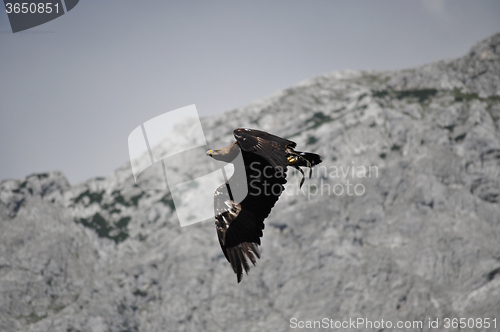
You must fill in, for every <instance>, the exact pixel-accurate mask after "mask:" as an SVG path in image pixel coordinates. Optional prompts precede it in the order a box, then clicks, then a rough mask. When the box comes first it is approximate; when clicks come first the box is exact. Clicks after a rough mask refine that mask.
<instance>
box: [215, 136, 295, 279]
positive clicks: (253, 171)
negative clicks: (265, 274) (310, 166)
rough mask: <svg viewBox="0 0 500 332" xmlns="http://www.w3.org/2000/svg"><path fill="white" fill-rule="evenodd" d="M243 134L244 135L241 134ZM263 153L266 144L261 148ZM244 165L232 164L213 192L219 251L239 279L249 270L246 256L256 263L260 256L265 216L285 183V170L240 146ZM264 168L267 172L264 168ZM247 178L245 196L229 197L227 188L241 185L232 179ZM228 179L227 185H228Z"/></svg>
mask: <svg viewBox="0 0 500 332" xmlns="http://www.w3.org/2000/svg"><path fill="white" fill-rule="evenodd" d="M244 137H245V136H244ZM261 151H263V152H264V154H266V153H268V151H266V144H264V145H263V149H262V150H261ZM242 155H243V160H244V164H245V169H246V176H244V177H241V173H240V172H245V169H242V168H243V167H241V168H237V167H236V166H235V170H234V174H233V176H232V177H231V178H230V179H229V180H228V182H227V183H224V184H223V185H222V186H220V187H219V188H217V190H216V192H215V196H214V209H215V225H216V228H217V235H218V238H219V243H220V246H221V248H222V252H223V253H224V255H225V256H226V258H227V260H228V261H229V263H231V266H232V268H233V271H234V273H236V276H237V279H238V282H240V281H241V279H242V276H243V270H245V272H247V273H248V270H249V268H250V267H249V264H248V261H247V258H248V259H249V260H250V261H251V262H252V264H253V265H255V263H256V261H257V258H260V252H259V245H260V238H261V237H262V230H263V229H264V219H266V218H267V216H268V215H269V213H270V212H271V209H272V208H273V206H274V204H275V203H276V201H277V200H278V198H279V196H280V195H281V193H282V191H283V190H284V187H283V185H284V184H285V183H286V168H285V172H283V171H280V170H279V169H277V168H275V167H273V166H272V165H271V163H270V161H268V160H267V159H266V158H264V157H263V156H262V154H260V153H259V154H257V153H254V152H248V151H246V150H244V149H243V148H242ZM264 170H266V172H264ZM241 178H246V183H245V184H244V185H247V186H248V194H247V196H246V197H245V198H244V199H243V200H242V201H241V202H240V203H239V204H238V203H236V202H235V201H233V199H232V197H231V190H230V188H235V186H240V185H242V184H241V183H235V179H241ZM228 183H229V189H228Z"/></svg>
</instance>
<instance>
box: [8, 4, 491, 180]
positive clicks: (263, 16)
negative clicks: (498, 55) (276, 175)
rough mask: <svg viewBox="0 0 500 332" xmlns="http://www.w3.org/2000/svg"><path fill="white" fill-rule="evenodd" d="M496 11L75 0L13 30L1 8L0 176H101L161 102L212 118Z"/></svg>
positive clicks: (440, 45) (468, 42) (406, 58)
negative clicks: (51, 16)
mask: <svg viewBox="0 0 500 332" xmlns="http://www.w3.org/2000/svg"><path fill="white" fill-rule="evenodd" d="M0 8H1V7H0ZM499 17H500V2H499V1H494V0H490V1H484V0H477V1H460V0H454V1H451V0H428V1H398V0H380V1H316V0H312V1H298V0H297V1H295V0H287V1H272V2H270V1H203V2H202V1H182V2H181V1H139V0H135V1H132V0H107V1H93V0H81V1H80V3H79V4H78V5H77V6H76V7H75V8H74V9H73V10H72V11H70V12H69V13H67V14H65V15H63V16H61V17H60V18H58V19H56V20H53V21H51V22H48V23H46V24H43V25H41V26H38V27H36V28H33V29H30V30H27V31H25V32H19V33H16V34H12V32H11V30H10V27H9V23H8V18H7V15H6V13H5V12H4V11H3V10H2V11H1V12H0V180H3V179H7V178H20V177H23V176H25V175H28V174H31V173H36V172H44V171H49V170H56V169H57V170H62V171H63V172H64V173H65V174H66V176H67V177H68V179H69V180H70V182H71V183H72V184H76V183H78V182H81V181H84V180H85V179H88V178H90V177H94V176H106V175H108V174H110V173H112V172H113V170H114V169H115V168H116V167H118V166H120V165H122V164H124V163H125V162H127V161H128V149H127V137H128V134H129V133H130V132H131V131H132V130H133V129H134V128H135V127H136V126H138V125H140V124H141V123H143V122H145V121H147V120H149V119H150V118H153V117H155V116H157V115H159V114H162V113H164V112H167V111H170V110H173V109H177V108H180V107H183V106H186V105H190V104H196V106H197V108H198V111H199V112H200V114H201V115H203V116H208V115H210V114H214V113H217V112H222V111H227V110H230V109H233V108H235V107H239V106H244V105H246V104H248V103H250V102H251V101H253V100H255V99H258V98H261V97H265V96H266V95H269V94H271V93H273V92H275V91H276V90H279V89H283V88H286V87H289V86H291V85H293V84H295V83H297V82H299V81H301V80H303V79H306V78H310V77H314V76H316V75H320V74H323V73H327V72H331V71H334V70H343V69H375V70H386V69H400V68H408V67H414V66H417V65H421V64H424V63H427V62H431V61H435V60H440V59H447V58H448V59H449V58H456V57H459V56H462V55H464V54H465V53H466V52H467V51H468V50H469V48H470V47H471V46H472V45H473V44H474V43H475V42H477V41H478V40H480V39H483V38H486V37H489V36H490V35H492V34H494V33H496V32H499V31H500V20H499V19H498V18H499Z"/></svg>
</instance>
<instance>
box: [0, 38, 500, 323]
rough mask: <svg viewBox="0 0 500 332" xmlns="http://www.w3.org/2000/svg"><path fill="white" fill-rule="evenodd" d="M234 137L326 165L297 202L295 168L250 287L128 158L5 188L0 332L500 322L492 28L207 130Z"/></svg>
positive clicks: (0, 205)
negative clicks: (458, 47) (80, 175)
mask: <svg viewBox="0 0 500 332" xmlns="http://www.w3.org/2000/svg"><path fill="white" fill-rule="evenodd" d="M237 127H249V128H258V129H261V130H266V131H270V132H272V133H275V134H277V135H280V136H285V137H288V138H290V139H292V140H294V141H296V142H297V143H298V146H299V147H300V148H301V149H303V150H309V151H314V152H317V153H319V154H321V155H322V156H323V157H324V164H323V165H324V167H323V168H322V169H321V170H319V169H318V170H317V171H316V172H315V173H314V174H313V178H312V179H310V180H308V181H307V182H306V185H305V186H304V187H303V190H301V191H297V190H296V187H295V189H294V187H293V184H294V183H297V182H298V179H299V177H297V175H296V174H295V173H294V172H291V173H290V180H289V183H290V188H288V189H287V191H288V190H289V189H290V192H289V194H286V195H284V196H283V197H282V198H281V199H280V201H279V202H278V204H277V205H276V207H275V208H274V210H273V212H272V214H271V215H270V217H269V218H268V219H267V221H266V225H267V226H266V229H265V231H264V237H263V241H262V247H261V251H262V259H261V260H260V261H259V262H258V263H257V266H256V267H254V268H252V269H251V271H250V274H249V276H245V277H244V279H243V282H242V283H241V284H237V283H236V280H235V277H234V274H233V272H232V271H231V269H230V266H229V264H228V263H227V262H226V260H225V258H224V257H223V255H222V252H221V251H220V248H219V245H218V243H217V239H216V235H215V229H214V226H213V223H212V222H204V223H199V224H195V225H192V226H188V227H183V228H181V227H180V226H179V223H178V220H177V217H176V214H175V210H174V204H173V201H172V197H171V196H170V194H169V193H168V192H165V191H161V190H157V191H154V190H144V191H143V190H142V189H140V188H139V187H138V186H136V185H135V184H134V180H133V177H132V174H131V171H130V165H129V164H127V165H124V166H122V167H120V168H118V169H117V170H116V172H115V173H114V174H112V175H110V176H109V177H106V178H96V179H92V180H89V181H87V182H85V183H82V184H80V185H77V186H73V187H70V186H69V184H68V182H67V180H66V179H65V178H64V176H63V175H62V174H61V173H59V172H51V173H48V174H36V175H31V176H28V177H26V178H25V179H20V180H5V181H3V182H1V183H0V218H1V219H0V230H1V231H0V330H2V331H269V330H274V331H287V330H289V329H290V328H291V322H290V320H291V319H292V318H295V319H296V320H297V321H311V320H321V319H323V318H328V319H333V320H334V321H345V320H349V319H357V318H365V319H368V320H371V321H379V322H380V321H381V320H382V319H383V320H384V321H385V322H387V321H391V322H393V324H396V322H397V321H422V322H423V327H422V328H421V329H414V328H408V329H406V330H408V331H415V330H421V331H430V330H431V329H430V328H429V326H428V321H429V320H435V319H436V318H439V319H440V328H439V329H432V331H437V330H445V329H444V327H443V322H444V319H445V318H447V317H449V318H454V317H458V318H460V317H465V318H470V317H472V318H477V317H483V318H486V317H489V318H490V319H493V318H495V317H496V318H497V328H498V327H499V326H500V316H498V313H499V312H500V245H499V243H500V204H499V203H500V176H499V175H500V130H499V129H500V34H497V35H495V36H492V37H490V38H488V39H486V40H483V41H481V42H479V43H478V44H476V45H475V46H474V47H473V48H472V49H471V51H470V52H469V53H468V54H467V55H465V56H464V57H462V58H459V59H456V60H449V61H440V62H436V63H432V64H429V65H425V66H422V67H419V68H414V69H408V70H401V71H392V72H371V71H345V72H335V73H331V74H327V75H323V76H319V77H316V78H313V79H310V80H307V81H304V82H302V83H299V84H298V85H296V86H294V87H291V88H289V89H286V90H283V91H281V92H279V93H276V94H275V95H273V96H270V97H268V98H266V99H264V100H261V101H257V102H255V103H253V104H251V105H249V106H247V107H244V108H242V109H236V110H232V111H229V112H226V113H223V114H220V115H217V116H214V117H211V118H207V119H203V128H204V131H205V135H206V137H207V140H208V141H209V143H210V146H211V147H219V146H220V144H222V142H225V141H228V140H230V139H232V137H231V135H232V130H233V129H234V128H237ZM353 170H354V172H353ZM186 176H189V174H186ZM157 180H158V179H155V178H154V177H153V178H146V179H144V180H143V181H157ZM341 189H342V192H341ZM200 190H202V188H200ZM317 329H319V328H317ZM352 330H359V331H363V330H384V331H386V330H391V329H388V328H387V326H386V328H385V329H370V328H368V327H367V326H365V325H359V326H357V327H356V328H354V329H352ZM398 330H402V331H403V330H405V329H404V328H403V329H398ZM452 330H453V329H452ZM455 330H456V329H455ZM468 330H478V331H480V330H485V329H484V328H476V329H474V328H465V329H461V331H468ZM490 330H491V329H490ZM493 330H494V329H493ZM488 331H489V330H488Z"/></svg>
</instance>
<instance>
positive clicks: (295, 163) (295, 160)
mask: <svg viewBox="0 0 500 332" xmlns="http://www.w3.org/2000/svg"><path fill="white" fill-rule="evenodd" d="M287 160H288V165H289V166H292V167H294V168H296V169H297V170H298V171H299V172H300V173H301V174H302V180H300V184H299V187H300V188H302V185H303V184H304V179H305V177H306V176H305V174H304V171H303V170H302V169H301V168H300V167H299V166H302V167H309V177H311V174H312V168H313V166H314V165H317V164H319V163H321V161H322V160H321V156H320V155H318V154H316V153H311V152H301V151H294V150H293V149H289V150H288V156H287Z"/></svg>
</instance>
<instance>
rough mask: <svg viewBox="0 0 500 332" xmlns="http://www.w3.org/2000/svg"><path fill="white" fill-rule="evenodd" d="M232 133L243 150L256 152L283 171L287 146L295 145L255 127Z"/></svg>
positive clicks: (285, 163)
mask: <svg viewBox="0 0 500 332" xmlns="http://www.w3.org/2000/svg"><path fill="white" fill-rule="evenodd" d="M233 134H234V137H235V138H236V141H237V142H238V145H239V146H240V148H241V149H242V150H243V151H247V152H253V153H256V154H258V155H259V156H261V157H263V158H265V159H266V160H267V161H269V163H270V164H271V166H273V167H279V168H281V169H282V170H284V171H286V166H287V159H286V157H287V154H288V152H287V148H294V147H295V146H296V145H297V144H296V143H295V142H293V141H290V140H287V139H285V138H281V137H278V136H275V135H272V134H269V133H266V132H265V131H260V130H255V129H243V128H239V129H236V130H235V131H234V133H233Z"/></svg>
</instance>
